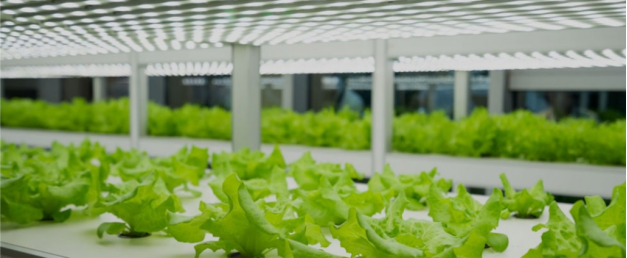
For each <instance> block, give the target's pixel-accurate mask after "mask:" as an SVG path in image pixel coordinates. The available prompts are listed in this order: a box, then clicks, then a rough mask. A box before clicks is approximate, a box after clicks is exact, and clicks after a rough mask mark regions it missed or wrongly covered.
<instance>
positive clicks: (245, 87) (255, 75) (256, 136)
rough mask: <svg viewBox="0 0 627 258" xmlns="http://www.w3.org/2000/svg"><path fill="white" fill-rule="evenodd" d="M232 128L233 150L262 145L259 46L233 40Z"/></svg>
mask: <svg viewBox="0 0 627 258" xmlns="http://www.w3.org/2000/svg"><path fill="white" fill-rule="evenodd" d="M232 51H233V59H232V61H233V73H232V75H231V76H232V81H233V82H232V87H231V91H232V92H231V96H232V101H231V102H232V104H231V105H232V107H231V114H232V117H231V121H232V124H231V132H232V136H231V137H232V144H233V151H238V150H241V149H243V148H246V147H248V148H250V149H251V150H259V148H260V147H261V75H260V74H259V62H260V61H261V49H260V47H259V46H252V45H239V44H233V46H232Z"/></svg>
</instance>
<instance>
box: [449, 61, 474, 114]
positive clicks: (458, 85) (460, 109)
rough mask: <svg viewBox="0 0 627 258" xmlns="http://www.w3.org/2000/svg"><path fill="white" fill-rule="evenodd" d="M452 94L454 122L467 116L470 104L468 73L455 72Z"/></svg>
mask: <svg viewBox="0 0 627 258" xmlns="http://www.w3.org/2000/svg"><path fill="white" fill-rule="evenodd" d="M453 91H454V94H453V96H454V97H453V107H454V108H453V117H454V118H455V120H458V119H462V118H464V117H467V116H468V106H469V104H470V72H469V71H455V86H454V89H453Z"/></svg>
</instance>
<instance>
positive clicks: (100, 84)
mask: <svg viewBox="0 0 627 258" xmlns="http://www.w3.org/2000/svg"><path fill="white" fill-rule="evenodd" d="M92 87H93V89H92V102H96V101H102V100H105V99H106V98H107V78H106V77H94V78H92Z"/></svg>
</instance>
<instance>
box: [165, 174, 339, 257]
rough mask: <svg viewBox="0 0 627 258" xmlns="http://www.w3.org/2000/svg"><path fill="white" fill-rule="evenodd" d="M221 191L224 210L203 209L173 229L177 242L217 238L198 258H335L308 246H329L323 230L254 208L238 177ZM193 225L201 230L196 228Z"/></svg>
mask: <svg viewBox="0 0 627 258" xmlns="http://www.w3.org/2000/svg"><path fill="white" fill-rule="evenodd" d="M222 191H223V193H224V194H225V195H226V196H227V203H226V205H228V207H224V209H223V210H221V209H220V208H219V207H223V205H222V204H217V205H216V206H214V207H213V208H207V205H201V209H203V206H204V210H203V214H201V215H199V216H197V217H195V218H191V219H187V220H184V221H177V223H172V224H171V225H170V232H171V233H172V232H177V233H176V234H175V238H177V239H182V238H183V240H193V241H195V240H200V239H201V237H200V235H198V236H199V237H197V238H195V239H189V238H188V239H185V238H187V237H186V235H196V234H198V233H199V232H201V234H202V232H203V231H204V232H208V233H210V234H211V235H213V236H214V237H216V238H218V240H216V241H208V242H203V243H199V244H197V245H196V246H195V250H196V257H198V256H199V255H200V254H201V253H202V252H204V251H205V250H207V249H211V250H213V251H214V252H215V251H218V250H224V251H225V252H226V253H227V254H228V253H230V252H232V251H237V252H238V253H239V255H240V256H241V257H264V256H265V254H266V253H268V252H270V251H272V250H277V251H278V253H279V255H280V256H282V257H336V256H334V255H331V254H328V253H326V252H324V251H322V250H317V249H314V248H312V247H309V246H308V245H309V244H315V243H321V244H323V245H325V246H326V245H328V241H327V240H326V239H324V235H323V234H322V232H321V231H320V227H318V226H317V225H315V224H313V221H312V220H311V219H310V218H307V217H304V219H298V218H296V219H289V217H290V216H287V217H288V219H287V220H285V219H283V218H284V217H285V216H286V213H285V210H284V209H283V211H284V212H277V213H278V214H277V215H275V216H273V215H272V214H271V213H272V212H264V211H263V210H262V209H261V208H259V207H258V206H257V204H255V202H254V201H253V199H252V197H251V195H250V194H249V191H248V190H247V189H246V185H245V184H244V183H243V182H242V181H241V180H240V179H239V178H238V176H237V174H236V173H232V174H231V175H229V176H228V177H227V178H226V179H225V180H224V181H223V187H222ZM279 215H280V216H279ZM270 221H272V223H271V222H270ZM194 224H195V225H200V226H199V227H198V228H196V227H194V226H193V225H194ZM198 230H202V231H198ZM301 241H302V242H301ZM303 242H304V243H303Z"/></svg>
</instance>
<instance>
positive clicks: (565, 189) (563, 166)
mask: <svg viewBox="0 0 627 258" xmlns="http://www.w3.org/2000/svg"><path fill="white" fill-rule="evenodd" d="M0 134H1V137H2V139H4V140H5V141H8V142H12V143H25V144H28V145H32V146H43V147H47V146H50V144H51V143H52V141H53V140H57V141H59V142H61V143H63V144H69V143H79V142H81V141H82V140H83V139H85V137H89V138H91V139H92V140H94V141H98V142H100V143H101V144H103V145H104V146H105V147H106V148H107V150H109V151H113V150H115V148H118V147H119V148H123V149H129V148H130V146H131V145H130V137H128V136H124V135H107V134H94V133H77V132H62V131H49V130H33V129H14V128H1V129H0ZM139 144H140V149H142V150H144V151H146V152H148V154H149V155H152V156H167V155H172V154H174V152H175V151H176V150H178V149H180V148H181V147H183V146H185V145H196V146H198V147H203V148H209V151H210V152H221V151H231V143H230V142H229V141H219V140H207V139H191V138H182V137H142V138H141V139H140V143H139ZM272 147H273V146H272V145H270V144H264V145H262V151H264V152H266V153H270V152H271V151H272ZM280 147H281V150H282V151H283V156H284V157H285V160H286V161H287V162H292V161H295V160H297V159H298V158H300V157H301V155H303V153H305V152H306V151H310V152H311V154H312V157H313V158H314V159H316V160H317V161H319V162H332V163H351V164H353V165H354V166H355V168H356V169H357V170H358V171H361V172H363V173H365V174H366V175H368V174H369V173H371V170H372V168H371V165H372V162H371V159H372V154H371V152H370V151H367V150H366V151H364V150H361V151H350V150H342V149H336V148H321V147H310V146H299V145H280ZM387 161H388V162H389V163H390V165H391V166H392V169H393V170H394V171H395V172H396V173H403V174H409V173H417V172H420V171H428V170H431V169H432V168H434V167H437V168H438V171H439V172H440V175H441V176H442V177H445V178H452V179H453V180H454V182H455V183H463V184H465V185H466V186H469V187H480V188H487V189H491V188H493V187H501V181H500V179H499V174H501V173H505V174H506V175H507V177H508V178H510V180H511V183H512V186H513V187H514V188H519V189H520V188H525V187H529V186H530V185H533V184H535V183H536V181H538V180H539V179H542V180H544V186H545V189H546V190H547V191H549V192H551V193H553V194H559V195H570V196H580V197H581V196H586V195H600V196H602V197H604V198H607V199H609V198H611V194H612V191H611V189H612V188H614V186H615V185H616V184H617V182H623V181H625V167H617V166H593V165H584V164H572V163H551V162H534V161H523V160H512V159H496V158H467V157H451V156H445V155H423V154H409V153H389V154H388V156H387Z"/></svg>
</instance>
